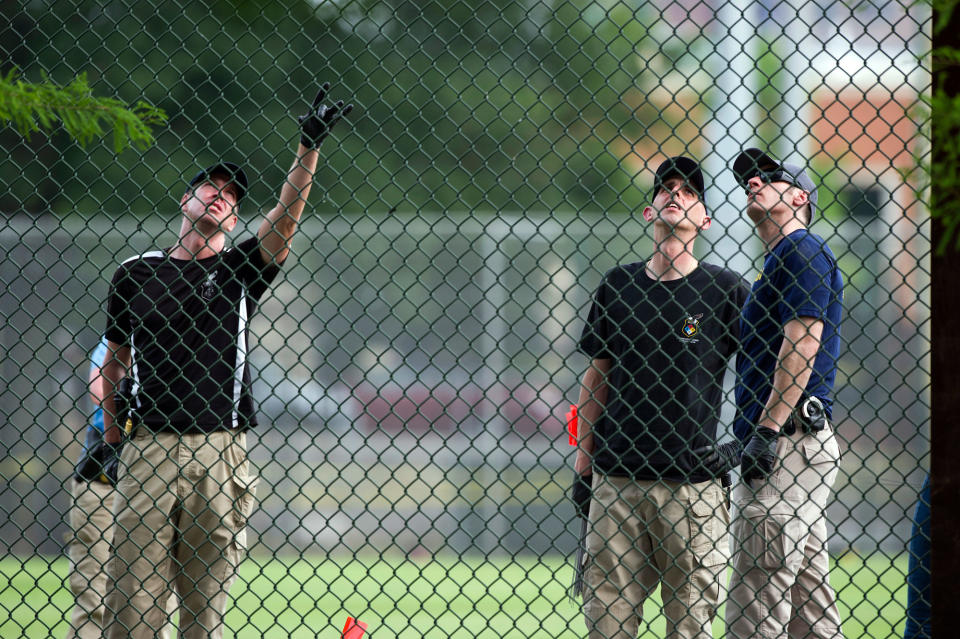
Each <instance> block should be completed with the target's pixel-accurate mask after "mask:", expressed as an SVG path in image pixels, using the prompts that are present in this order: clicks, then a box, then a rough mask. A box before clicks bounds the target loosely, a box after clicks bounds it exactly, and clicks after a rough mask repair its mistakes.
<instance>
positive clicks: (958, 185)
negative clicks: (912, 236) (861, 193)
mask: <svg viewBox="0 0 960 639" xmlns="http://www.w3.org/2000/svg"><path fill="white" fill-rule="evenodd" d="M957 2H958V0H934V2H933V9H934V16H935V18H934V27H933V33H934V37H935V38H936V37H937V36H938V35H942V34H944V30H946V29H947V28H948V27H949V26H950V24H951V18H952V16H953V10H954V8H955V7H956V5H957ZM932 59H933V72H934V78H935V84H934V88H933V93H932V95H931V96H929V97H926V96H924V101H925V102H926V106H927V107H928V108H927V109H926V110H927V111H928V112H929V113H932V114H934V116H935V117H932V118H930V122H931V124H932V129H931V131H930V140H931V141H932V142H933V145H934V147H935V149H936V160H935V161H933V159H932V158H927V162H926V163H925V164H927V165H928V166H929V171H928V174H929V175H930V185H931V186H932V188H931V189H930V195H929V198H930V215H931V217H932V218H933V219H934V220H935V221H937V220H938V221H939V222H940V227H939V231H940V232H939V234H938V235H939V237H938V238H937V246H936V251H937V253H938V254H940V255H942V254H943V253H944V252H945V251H947V250H948V249H950V248H953V250H957V251H960V199H958V195H960V150H958V148H957V145H956V140H957V138H958V137H960V93H958V89H957V86H958V79H960V49H957V48H955V47H952V46H940V47H935V48H934V49H933V51H932Z"/></svg>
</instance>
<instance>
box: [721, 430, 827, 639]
mask: <svg viewBox="0 0 960 639" xmlns="http://www.w3.org/2000/svg"><path fill="white" fill-rule="evenodd" d="M777 458H778V463H777V465H776V466H775V468H774V472H773V474H771V475H770V477H768V478H767V479H766V480H760V479H758V480H753V481H752V482H751V483H750V485H749V486H748V485H745V484H744V483H743V482H740V483H739V484H738V485H737V487H736V488H735V489H734V492H733V501H734V505H735V507H736V516H735V518H734V523H733V538H734V555H733V572H732V574H731V577H730V598H729V600H728V602H727V608H726V623H727V637H731V638H740V637H764V638H772V637H788V636H789V637H791V638H795V639H799V638H801V637H808V638H810V639H812V638H814V637H831V638H836V639H840V638H841V637H842V636H843V635H842V633H841V629H840V613H839V612H838V611H837V604H836V596H835V594H834V592H833V589H832V588H831V587H830V563H829V559H830V558H829V555H828V554H827V522H826V516H825V514H824V511H825V510H826V507H827V500H828V498H829V497H830V489H831V488H832V487H833V482H834V481H835V480H836V477H837V473H838V472H839V467H838V464H839V460H840V448H839V446H838V445H837V440H836V437H834V434H833V431H832V429H830V428H829V427H828V428H826V429H825V430H823V431H821V432H819V433H815V434H809V435H807V434H804V433H803V432H799V431H798V432H797V433H795V434H794V435H792V436H790V437H781V438H780V439H779V441H778V442H777Z"/></svg>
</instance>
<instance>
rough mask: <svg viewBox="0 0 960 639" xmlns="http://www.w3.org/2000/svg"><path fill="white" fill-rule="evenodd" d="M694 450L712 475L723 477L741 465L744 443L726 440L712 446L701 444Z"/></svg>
mask: <svg viewBox="0 0 960 639" xmlns="http://www.w3.org/2000/svg"><path fill="white" fill-rule="evenodd" d="M692 452H693V455H694V457H696V458H697V460H698V461H699V462H700V465H701V466H702V467H703V468H705V469H706V471H707V472H708V473H710V476H711V477H722V476H723V475H725V474H726V473H729V472H730V471H731V470H733V469H734V468H736V467H737V466H739V465H740V453H741V452H743V444H741V443H740V442H739V441H734V442H724V443H722V444H713V445H711V446H701V447H700V448H695V449H694V450H693V451H692Z"/></svg>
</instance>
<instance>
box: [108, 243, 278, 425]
mask: <svg viewBox="0 0 960 639" xmlns="http://www.w3.org/2000/svg"><path fill="white" fill-rule="evenodd" d="M279 271H280V269H279V267H278V266H276V265H275V264H269V265H268V264H265V263H264V261H263V258H262V257H261V255H260V248H259V241H258V240H257V238H250V239H248V240H245V241H244V242H241V243H240V244H238V245H236V246H233V247H231V248H229V249H226V250H224V251H222V252H220V253H218V254H217V255H215V256H213V257H209V258H205V259H202V260H176V259H173V258H171V257H170V256H169V255H168V253H167V252H166V251H152V252H150V253H144V254H143V255H139V256H136V257H133V258H130V259H128V260H127V261H125V262H124V263H123V264H122V265H121V266H120V268H119V269H117V272H116V273H115V274H114V276H113V282H112V283H111V287H110V296H109V298H108V300H107V330H106V337H107V339H108V340H110V341H111V342H116V343H118V344H121V345H129V346H130V347H131V352H132V359H133V368H132V371H131V374H132V377H133V381H134V397H135V400H134V414H135V417H136V421H137V423H138V424H140V423H142V424H144V425H145V426H146V427H147V428H149V429H150V430H153V431H172V432H178V433H197V432H211V431H217V430H225V429H229V428H247V427H249V426H253V425H255V424H256V416H255V414H254V408H253V398H252V396H251V394H250V368H249V365H248V362H247V352H248V344H249V334H248V333H249V332H248V328H247V325H248V321H249V318H250V316H251V315H252V314H253V311H254V309H255V308H256V304H257V301H258V300H259V299H260V297H261V296H262V295H263V293H264V292H265V291H266V289H267V286H268V285H269V284H270V282H271V281H273V279H274V278H275V277H276V276H277V273H279Z"/></svg>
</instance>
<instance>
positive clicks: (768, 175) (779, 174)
mask: <svg viewBox="0 0 960 639" xmlns="http://www.w3.org/2000/svg"><path fill="white" fill-rule="evenodd" d="M754 177H758V178H760V181H761V182H763V183H764V184H770V183H771V182H786V183H787V184H790V185H792V186H796V187H800V185H799V184H797V180H796V178H794V177H793V176H792V175H790V174H789V173H787V172H786V171H784V170H783V169H771V170H770V171H757V173H756V175H754ZM746 191H747V194H749V193H750V189H749V188H747V189H746Z"/></svg>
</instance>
